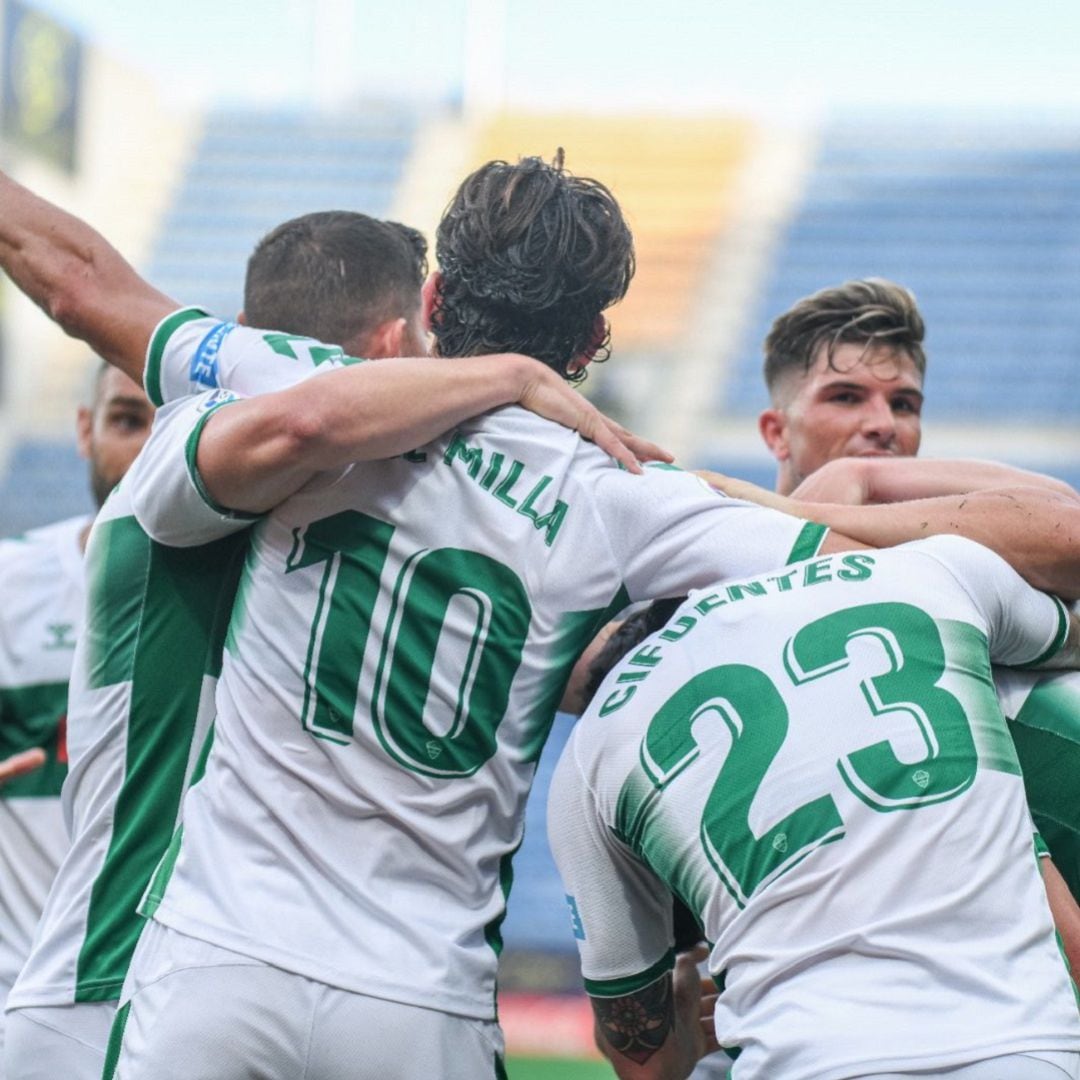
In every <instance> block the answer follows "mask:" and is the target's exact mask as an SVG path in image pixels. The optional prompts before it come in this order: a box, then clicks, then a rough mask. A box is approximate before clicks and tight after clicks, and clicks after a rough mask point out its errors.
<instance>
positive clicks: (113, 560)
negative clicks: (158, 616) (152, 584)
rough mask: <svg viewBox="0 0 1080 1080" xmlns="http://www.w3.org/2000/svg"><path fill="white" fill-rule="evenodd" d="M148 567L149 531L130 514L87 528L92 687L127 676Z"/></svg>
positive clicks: (85, 637) (87, 639)
mask: <svg viewBox="0 0 1080 1080" xmlns="http://www.w3.org/2000/svg"><path fill="white" fill-rule="evenodd" d="M149 567H150V537H149V536H147V535H146V533H145V532H143V530H142V529H141V528H139V526H138V524H137V523H136V521H135V518H134V517H120V518H113V519H112V520H111V521H104V522H100V523H99V524H98V527H97V528H96V529H94V531H93V532H92V533H91V535H90V543H89V545H88V547H87V550H86V582H87V586H86V591H87V607H86V625H85V627H83V642H84V648H85V651H86V665H87V684H88V686H89V687H90V688H91V689H92V690H97V689H99V688H100V687H103V686H115V685H116V684H117V683H122V682H127V681H128V680H129V679H130V678H131V668H132V664H133V663H134V660H135V643H136V641H137V640H138V636H139V613H140V611H141V610H142V605H143V596H144V589H143V585H144V582H145V581H146V578H147V575H148V573H149Z"/></svg>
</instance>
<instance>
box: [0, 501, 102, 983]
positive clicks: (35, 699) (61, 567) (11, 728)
mask: <svg viewBox="0 0 1080 1080" xmlns="http://www.w3.org/2000/svg"><path fill="white" fill-rule="evenodd" d="M89 524H90V521H89V519H88V518H86V517H79V518H71V519H70V520H68V521H61V522H58V523H56V524H55V525H48V526H46V527H45V528H42V529H33V530H31V531H30V532H28V533H26V535H25V536H21V537H19V538H17V539H12V540H3V541H0V597H3V604H2V605H0V757H7V756H8V755H9V754H14V753H17V752H18V751H20V750H27V749H30V748H31V747H35V746H40V747H42V748H43V749H45V751H46V752H47V753H48V761H47V762H46V764H45V765H44V766H43V767H42V768H40V769H38V770H36V771H35V772H32V773H29V774H27V775H26V776H21V777H18V778H16V779H14V780H9V781H8V782H7V783H6V784H4V785H3V786H0V1002H2V1000H3V998H4V997H6V995H7V991H8V989H9V988H10V986H11V984H12V982H14V980H15V976H16V975H17V974H18V973H19V969H20V968H21V967H22V966H23V962H24V961H25V960H26V954H27V953H28V952H29V950H30V942H31V939H32V938H33V935H34V927H35V926H36V925H37V921H38V917H39V916H40V915H41V908H42V905H43V904H44V903H45V896H46V894H47V893H48V891H49V886H50V885H51V884H52V880H53V876H54V875H55V874H56V869H57V867H58V866H59V865H60V860H61V859H62V858H63V857H64V852H65V851H66V850H67V846H68V837H67V830H66V829H65V828H64V821H63V815H62V814H61V811H60V788H61V785H62V784H63V782H64V774H65V773H66V771H67V746H66V742H65V735H64V730H65V715H66V713H67V697H68V679H69V677H70V675H71V662H72V656H73V655H74V651H75V642H76V640H77V639H78V636H79V628H80V625H81V623H82V611H83V596H84V579H83V558H82V550H81V548H80V544H79V537H80V535H81V533H82V531H83V529H85V528H86V527H87V526H88V525H89Z"/></svg>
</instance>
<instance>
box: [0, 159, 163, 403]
mask: <svg viewBox="0 0 1080 1080" xmlns="http://www.w3.org/2000/svg"><path fill="white" fill-rule="evenodd" d="M0 268H3V270H4V271H5V273H7V275H8V276H9V277H10V278H11V280H12V281H13V282H14V283H15V284H16V285H17V286H18V287H19V288H20V289H21V290H22V291H23V292H24V293H26V295H27V296H28V297H30V299H31V300H33V301H34V303H35V304H37V305H38V307H40V308H42V309H43V310H44V311H45V313H46V314H47V315H48V316H49V318H51V319H52V320H53V321H55V322H56V323H58V324H59V326H60V328H61V329H62V330H64V332H65V333H67V334H70V335H71V336H72V337H75V338H80V339H81V340H82V341H85V342H86V343H87V344H88V345H89V346H90V348H92V349H93V350H94V352H96V353H97V354H98V355H99V356H102V357H104V358H105V359H106V360H108V361H109V363H111V364H114V365H115V366H116V367H118V368H120V370H121V371H123V372H124V373H125V374H126V375H129V376H130V377H131V378H133V379H135V380H136V381H137V382H141V381H142V373H143V364H144V361H145V357H146V348H147V345H148V344H149V342H150V335H151V333H152V332H153V330H154V327H155V326H157V324H158V322H160V321H161V319H163V318H164V317H165V316H166V315H168V314H169V312H170V311H174V310H175V309H176V308H178V307H179V306H180V305H179V304H177V303H175V302H174V301H172V300H170V299H169V298H168V297H167V296H165V295H164V294H163V293H160V292H158V291H157V289H155V288H154V287H153V286H152V285H150V284H148V283H147V282H146V281H144V280H143V279H142V278H141V277H139V275H138V274H137V273H136V272H135V270H134V268H133V267H132V266H131V264H130V263H128V262H127V261H126V260H125V259H124V257H123V256H122V255H121V254H120V252H118V251H117V250H116V248H114V247H113V246H112V245H111V244H110V243H109V242H108V241H107V240H106V239H105V238H104V237H103V236H102V235H101V234H100V233H98V232H96V231H95V230H94V229H92V228H91V227H90V226H89V225H87V224H86V222H84V221H81V220H80V219H79V218H77V217H74V216H73V215H72V214H69V213H67V212H66V211H64V210H61V209H60V208H59V207H58V206H54V205H53V204H52V203H50V202H47V201H46V200H45V199H42V198H39V197H38V196H37V195H35V194H34V193H33V192H32V191H30V190H28V189H27V188H24V187H23V186H22V185H21V184H18V183H16V182H15V181H14V180H12V179H11V178H10V177H9V176H6V175H4V174H3V173H0Z"/></svg>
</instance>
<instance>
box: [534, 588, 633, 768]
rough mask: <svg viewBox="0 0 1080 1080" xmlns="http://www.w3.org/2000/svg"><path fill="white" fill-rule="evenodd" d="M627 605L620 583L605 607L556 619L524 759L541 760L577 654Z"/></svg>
mask: <svg viewBox="0 0 1080 1080" xmlns="http://www.w3.org/2000/svg"><path fill="white" fill-rule="evenodd" d="M629 605H630V594H629V593H628V592H627V591H626V586H625V585H620V586H619V591H618V592H617V593H616V594H615V596H614V597H612V600H611V603H610V604H608V605H607V607H604V608H596V609H594V610H592V611H568V612H566V614H564V615H563V616H562V618H561V619H560V620H559V628H558V630H557V631H556V632H555V640H554V642H553V644H552V646H551V649H550V652H549V654H548V663H549V668H548V672H547V674H546V675H545V677H544V681H543V683H542V685H541V687H540V690H539V693H538V694H537V695H536V705H535V706H534V708H533V722H532V724H531V725H530V729H529V734H528V739H529V741H528V742H526V743H524V744H523V745H522V752H523V753H524V755H525V760H526V761H539V760H540V754H541V753H542V752H543V749H544V746H545V744H546V743H547V739H548V735H550V734H551V725H552V724H553V723H554V722H555V713H556V711H557V710H558V708H559V702H560V701H562V696H563V694H564V693H565V692H566V684H567V683H568V682H569V681H570V674H571V672H572V671H573V670H574V664H575V663H577V659H578V657H579V656H580V655H581V654H582V653H583V652H584V651H585V647H586V646H587V645H588V644H589V642H590V641H592V639H593V638H594V637H596V635H597V634H598V633H599V632H600V630H602V629H603V628H604V627H605V626H606V625H607V624H608V623H609V622H610V621H611V620H612V619H613V618H614V617H615V616H616V615H618V614H619V612H620V611H622V610H623V609H624V608H626V607H629Z"/></svg>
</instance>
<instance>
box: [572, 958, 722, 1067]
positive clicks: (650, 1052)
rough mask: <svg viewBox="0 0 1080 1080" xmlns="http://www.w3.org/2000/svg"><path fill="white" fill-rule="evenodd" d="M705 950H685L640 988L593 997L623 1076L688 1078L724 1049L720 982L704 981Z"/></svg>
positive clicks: (609, 1051) (599, 1030)
mask: <svg viewBox="0 0 1080 1080" xmlns="http://www.w3.org/2000/svg"><path fill="white" fill-rule="evenodd" d="M703 955H704V950H703V949H695V950H694V951H693V952H689V953H682V954H680V955H679V957H678V958H677V959H676V961H675V971H674V973H670V972H669V973H668V974H666V975H664V977H663V978H661V979H657V980H656V982H654V983H650V984H649V985H648V986H646V987H645V988H644V989H642V990H639V991H637V992H636V993H633V994H626V995H624V996H622V997H613V998H596V997H594V998H590V1000H591V1001H592V1007H593V1014H594V1015H595V1017H596V1045H597V1046H598V1047H599V1048H600V1051H601V1053H603V1054H604V1056H605V1057H607V1059H608V1060H609V1061H610V1062H611V1064H612V1066H613V1067H614V1069H615V1072H616V1073H617V1074H618V1076H619V1077H620V1078H621V1080H683V1078H684V1077H687V1076H689V1075H690V1073H691V1072H692V1071H693V1069H694V1066H695V1065H696V1064H697V1063H698V1061H700V1060H701V1058H702V1057H703V1056H704V1055H705V1054H707V1053H711V1052H712V1051H714V1050H718V1049H719V1046H718V1045H717V1043H716V1039H715V1038H714V1037H713V1035H712V1024H711V1008H712V1006H713V1005H714V1004H715V996H714V995H713V994H712V992H711V991H712V990H713V989H714V988H713V986H712V983H711V981H709V982H707V983H706V984H704V985H703V984H702V981H701V977H700V976H699V974H698V970H697V964H698V961H699V960H701V959H702V958H703ZM703 1005H704V1009H703ZM704 1011H709V1012H710V1015H709V1016H707V1017H706V1016H704ZM703 1020H705V1021H707V1023H705V1024H703Z"/></svg>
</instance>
